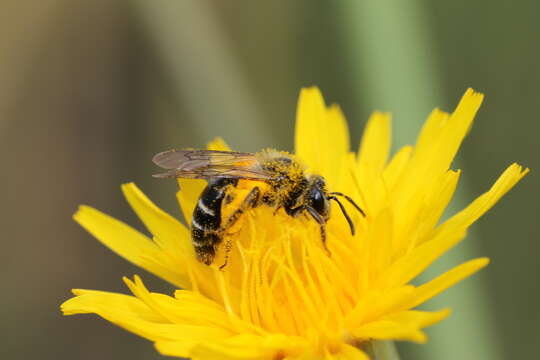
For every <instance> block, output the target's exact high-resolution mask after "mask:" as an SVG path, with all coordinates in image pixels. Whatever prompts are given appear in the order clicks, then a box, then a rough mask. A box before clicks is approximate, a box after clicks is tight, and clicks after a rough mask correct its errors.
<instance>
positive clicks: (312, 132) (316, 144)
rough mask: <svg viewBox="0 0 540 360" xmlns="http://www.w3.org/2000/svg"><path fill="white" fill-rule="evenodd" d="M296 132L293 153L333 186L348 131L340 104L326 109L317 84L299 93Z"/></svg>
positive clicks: (347, 147) (334, 186)
mask: <svg viewBox="0 0 540 360" xmlns="http://www.w3.org/2000/svg"><path fill="white" fill-rule="evenodd" d="M295 134H296V135H295V151H296V155H297V156H298V157H299V158H300V159H301V160H302V161H303V162H304V163H305V164H306V165H307V166H308V168H309V170H310V171H312V172H314V173H317V174H324V175H325V177H326V180H327V182H328V184H329V185H330V187H331V188H333V189H335V188H336V187H337V186H338V185H339V184H338V180H339V178H340V177H341V176H339V174H340V172H341V171H342V167H343V165H342V164H343V163H344V161H346V159H345V157H346V155H347V153H348V151H349V130H348V128H347V122H346V120H345V117H344V116H343V114H342V112H341V110H340V109H339V107H338V106H335V105H333V106H331V107H330V108H328V109H327V108H326V105H325V103H324V99H323V97H322V94H321V92H320V90H319V89H318V88H316V87H311V88H304V89H302V90H301V92H300V97H299V100H298V108H297V114H296V132H295Z"/></svg>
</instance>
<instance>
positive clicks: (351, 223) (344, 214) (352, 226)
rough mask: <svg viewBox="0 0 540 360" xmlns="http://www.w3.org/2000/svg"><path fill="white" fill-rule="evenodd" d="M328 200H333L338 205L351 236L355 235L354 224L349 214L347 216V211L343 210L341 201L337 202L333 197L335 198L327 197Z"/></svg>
mask: <svg viewBox="0 0 540 360" xmlns="http://www.w3.org/2000/svg"><path fill="white" fill-rule="evenodd" d="M328 200H334V201H335V202H337V203H338V205H339V208H340V209H341V212H342V213H343V216H345V219H347V222H348V223H349V227H350V228H351V234H352V235H353V236H354V233H355V231H354V224H353V222H352V220H351V218H350V216H349V214H347V210H345V206H343V204H342V203H341V201H339V199H338V198H337V197H335V196H329V197H328Z"/></svg>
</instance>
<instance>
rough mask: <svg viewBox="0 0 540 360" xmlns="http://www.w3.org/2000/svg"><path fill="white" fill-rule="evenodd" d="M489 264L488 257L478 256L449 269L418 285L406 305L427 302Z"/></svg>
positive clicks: (410, 305) (413, 305) (409, 306)
mask: <svg viewBox="0 0 540 360" xmlns="http://www.w3.org/2000/svg"><path fill="white" fill-rule="evenodd" d="M488 264H489V259H488V258H478V259H474V260H470V261H467V262H465V263H463V264H461V265H459V266H456V267H455V268H453V269H452V270H449V271H447V272H445V273H444V274H442V275H440V276H439V277H437V278H435V279H433V280H431V281H429V282H427V283H425V284H423V285H421V286H419V287H417V288H416V289H415V291H414V294H413V296H411V301H410V303H408V304H407V305H406V307H407V308H413V307H416V306H418V305H420V304H422V303H424V302H426V301H427V300H429V299H431V298H432V297H434V296H436V295H438V294H440V293H441V292H443V291H444V290H446V289H448V288H449V287H451V286H453V285H454V284H456V283H458V282H460V281H461V280H463V279H465V278H467V277H469V276H471V275H472V274H474V273H475V272H477V271H479V270H480V269H482V268H484V267H486V266H487V265H488Z"/></svg>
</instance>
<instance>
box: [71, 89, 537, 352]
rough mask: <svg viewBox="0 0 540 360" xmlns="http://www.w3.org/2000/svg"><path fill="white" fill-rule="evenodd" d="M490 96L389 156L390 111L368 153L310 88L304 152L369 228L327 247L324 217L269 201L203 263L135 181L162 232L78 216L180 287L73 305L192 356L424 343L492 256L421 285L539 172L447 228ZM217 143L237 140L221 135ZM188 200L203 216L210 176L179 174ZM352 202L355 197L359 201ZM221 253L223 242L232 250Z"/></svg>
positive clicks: (114, 246) (470, 101) (470, 96)
mask: <svg viewBox="0 0 540 360" xmlns="http://www.w3.org/2000/svg"><path fill="white" fill-rule="evenodd" d="M482 98H483V96H482V95H481V94H478V93H475V92H473V91H472V90H467V92H466V93H465V95H464V96H463V98H462V100H461V102H460V103H459V105H458V106H457V108H456V110H455V112H454V113H453V114H446V113H444V112H442V111H440V110H434V111H433V112H432V113H431V115H430V116H429V118H428V120H427V122H426V124H425V125H424V127H423V129H422V131H421V133H420V136H419V137H418V140H417V143H416V145H415V146H414V147H412V146H405V147H403V148H401V149H400V150H399V151H398V152H397V153H396V154H395V155H394V156H393V157H392V158H391V159H390V160H389V159H388V157H389V151H390V142H391V141H390V118H389V116H388V115H387V114H383V113H375V114H373V115H372V117H371V118H370V120H369V122H368V124H367V127H366V130H365V133H364V136H363V139H362V143H361V146H360V149H359V152H358V154H355V153H353V152H350V150H349V140H348V139H349V133H348V130H347V125H346V121H345V119H344V117H343V115H342V113H341V111H340V109H339V108H338V107H337V106H330V107H326V105H325V104H324V100H323V98H322V95H321V93H320V92H319V90H318V89H317V88H308V89H304V90H302V92H301V94H300V99H299V104H298V113H297V124H296V139H295V142H296V144H295V145H296V156H297V157H298V159H299V160H300V161H302V162H303V163H304V164H305V165H306V166H307V168H308V170H309V171H310V172H313V173H317V174H321V175H323V176H324V177H325V178H326V180H327V183H328V187H329V189H330V190H331V191H341V192H344V193H346V194H348V195H350V196H351V197H352V198H354V199H355V200H356V201H357V202H358V203H359V204H360V206H361V207H362V208H363V209H364V211H365V212H366V214H367V216H366V217H365V218H364V217H362V216H360V215H359V214H358V213H355V212H354V210H352V209H350V211H349V213H350V214H351V215H354V216H353V221H354V222H355V224H356V228H357V232H356V235H355V236H352V235H351V233H350V230H349V226H348V225H347V223H346V221H345V220H344V219H343V217H341V216H332V217H331V219H330V220H329V222H328V229H327V230H328V241H327V244H328V248H329V249H330V251H331V255H329V254H328V253H327V252H325V250H324V248H323V246H322V244H321V238H320V234H319V229H318V226H317V224H316V223H315V222H314V221H313V220H309V219H307V217H306V218H304V217H298V218H294V219H293V218H291V217H289V216H287V215H285V214H284V213H283V212H277V213H276V214H274V211H273V209H270V208H267V207H260V208H257V209H254V210H252V211H250V212H249V213H248V215H246V216H244V217H243V221H242V226H241V227H239V229H238V231H237V232H236V233H235V234H234V235H232V236H233V237H234V241H233V243H234V245H233V248H232V251H231V254H230V260H229V264H228V265H227V267H225V268H224V270H223V271H220V270H219V269H218V267H219V265H221V264H222V261H223V254H222V253H221V254H218V257H217V258H216V261H215V262H214V265H212V266H206V265H204V264H201V263H200V262H198V261H196V260H195V256H194V251H193V247H192V245H191V240H190V234H189V231H188V228H187V227H186V226H184V225H183V224H181V223H180V222H179V221H178V220H176V219H175V218H173V217H171V216H170V215H168V214H166V213H165V212H163V211H162V210H160V209H159V208H158V207H157V206H155V205H154V204H153V203H152V202H151V201H150V200H149V199H148V198H146V197H145V196H144V194H143V193H142V192H141V191H140V190H139V189H138V188H137V187H136V186H135V185H134V184H132V183H130V184H126V185H123V186H122V190H123V192H124V195H125V196H126V198H127V200H128V202H129V203H130V205H131V206H132V208H133V209H134V211H135V212H136V213H137V215H138V216H139V217H140V218H141V220H142V221H143V222H144V224H145V225H146V227H147V229H148V231H149V232H150V233H151V236H152V238H149V237H147V236H146V235H144V234H141V233H140V232H138V231H136V230H134V229H132V228H130V227H129V226H127V225H125V224H123V223H122V222H120V221H118V220H115V219H113V218H111V217H109V216H108V215H105V214H103V213H101V212H99V211H98V210H95V209H93V208H90V207H88V206H81V208H80V209H79V211H78V212H77V213H76V214H75V216H74V218H75V220H76V221H77V222H78V223H79V224H81V225H82V226H83V227H84V228H86V229H87V230H88V231H89V232H90V233H91V234H92V235H94V236H95V237H96V238H97V239H98V240H100V241H101V242H102V243H103V244H105V245H106V246H108V247H109V248H110V249H111V250H113V251H115V252H116V253H118V254H119V255H120V256H122V257H124V258H125V259H127V260H129V261H131V262H132V263H134V264H136V265H138V266H140V267H142V268H143V269H146V270H148V271H149V272H151V273H153V274H155V275H157V276H159V277H161V278H163V279H165V280H167V281H169V282H170V283H172V284H174V285H175V286H177V287H178V288H179V289H181V290H176V291H175V292H174V295H172V296H170V295H165V294H159V293H152V292H150V291H148V290H147V289H146V287H145V286H144V284H143V282H142V280H141V279H140V278H139V277H138V276H135V278H134V279H133V280H129V279H127V278H124V281H125V283H126V284H127V286H128V287H129V289H130V290H131V292H132V294H133V295H123V294H115V293H110V292H103V291H95V290H74V291H73V292H74V294H75V295H76V296H75V297H73V298H71V299H70V300H68V301H66V302H65V303H64V304H63V305H62V311H63V312H64V314H66V315H71V314H78V313H96V314H98V315H99V316H101V317H103V318H104V319H106V320H108V321H110V322H112V323H115V324H117V325H119V326H121V327H123V328H125V329H127V330H129V331H131V332H133V333H136V334H138V335H140V336H142V337H145V338H147V339H148V340H150V341H152V342H154V343H155V346H156V347H157V350H158V351H159V352H161V353H162V354H164V355H172V356H179V357H188V358H193V359H285V358H287V359H328V358H335V359H366V358H367V355H365V354H364V353H363V352H362V351H361V350H360V349H359V348H361V344H362V342H365V341H369V340H371V339H395V340H410V341H415V342H419V343H422V342H425V341H426V335H425V334H424V333H423V332H422V329H423V328H424V327H426V326H429V325H431V324H433V323H436V322H438V321H440V320H442V319H444V318H445V317H446V316H447V315H448V313H449V311H448V310H447V309H444V310H441V311H436V312H428V311H420V310H413V309H414V308H416V307H417V306H418V305H420V304H422V303H424V302H425V301H426V300H428V299H430V298H432V297H433V296H435V295H437V294H438V293H440V292H442V291H444V290H445V289H447V288H448V287H450V286H452V285H454V284H455V283H456V282H458V281H460V280H462V279H464V278H466V277H468V276H470V275H471V274H473V273H474V272H476V271H478V270H479V269H481V268H483V267H484V266H486V265H487V263H488V259H487V258H479V259H474V260H470V261H467V262H465V263H463V264H461V265H459V266H456V267H455V268H453V269H452V270H450V271H448V272H446V273H444V274H442V275H440V276H439V277H437V278H435V279H433V280H431V281H429V282H427V283H425V284H423V285H420V286H413V285H411V284H410V281H411V280H413V279H414V278H415V277H416V276H418V275H419V274H420V273H421V272H422V271H423V270H424V269H426V268H427V267H428V266H429V265H430V264H431V263H432V262H433V261H434V260H435V259H437V258H438V257H440V256H441V255H442V254H443V253H445V252H446V251H447V250H448V249H450V248H451V247H452V246H454V245H456V244H457V243H458V242H459V241H461V240H462V239H463V238H464V237H465V234H466V230H467V228H468V227H469V226H470V225H471V224H472V223H473V222H475V221H476V220H477V219H478V218H479V217H480V216H481V215H483V214H484V213H485V212H486V211H487V210H488V209H490V208H491V207H492V206H493V205H494V204H495V203H496V202H497V201H498V200H499V199H500V198H501V196H503V195H504V194H505V193H506V192H507V191H508V190H510V189H511V188H512V187H513V186H514V185H515V184H516V183H517V182H518V181H519V180H520V179H521V178H522V177H523V176H524V175H525V174H526V173H527V171H528V170H527V169H525V170H523V169H522V168H521V166H519V165H517V164H513V165H510V166H509V167H508V168H507V169H506V171H504V173H503V174H502V175H501V176H500V177H499V179H498V180H497V181H496V182H495V184H494V185H493V186H492V187H491V189H490V190H489V191H487V192H486V193H484V194H483V195H481V196H480V197H478V198H477V199H476V200H475V201H473V202H472V203H471V204H470V205H469V206H467V207H466V208H465V209H463V210H462V211H460V212H459V213H457V214H455V215H454V216H452V217H451V218H450V219H448V220H447V221H445V222H444V223H442V224H439V220H440V217H441V215H442V213H443V211H444V210H445V208H446V206H447V205H448V203H449V201H450V199H451V198H452V195H453V193H454V191H455V189H456V185H457V182H458V178H459V175H460V172H459V171H454V170H449V168H450V165H451V162H452V160H453V159H454V156H455V155H456V152H457V150H458V148H459V146H460V144H461V142H462V140H463V138H464V137H465V135H466V134H467V132H468V130H469V129H470V127H471V124H472V121H473V118H474V116H475V114H476V112H477V110H478V108H479V106H480V104H481V102H482ZM210 148H213V149H226V148H227V147H226V145H225V144H224V143H223V142H222V141H220V140H216V141H214V142H213V143H211V144H210ZM180 183H181V190H180V191H179V192H178V200H179V203H180V206H181V208H182V211H183V213H184V216H185V218H186V219H190V218H191V213H192V210H193V208H194V206H195V203H196V200H197V197H198V195H199V194H200V192H201V190H202V188H203V187H204V186H205V183H204V182H202V181H197V180H189V181H188V180H180ZM346 206H349V205H346ZM221 252H222V251H221Z"/></svg>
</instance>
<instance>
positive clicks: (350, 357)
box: [328, 344, 369, 360]
mask: <svg viewBox="0 0 540 360" xmlns="http://www.w3.org/2000/svg"><path fill="white" fill-rule="evenodd" d="M328 358H330V359H335V360H369V357H368V356H367V355H366V353H365V352H363V351H362V350H360V349H358V348H356V347H354V346H351V345H348V344H342V345H341V348H340V350H339V352H337V353H335V354H334V353H333V354H331V355H330V356H329V357H328Z"/></svg>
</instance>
